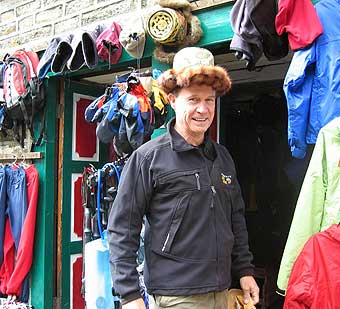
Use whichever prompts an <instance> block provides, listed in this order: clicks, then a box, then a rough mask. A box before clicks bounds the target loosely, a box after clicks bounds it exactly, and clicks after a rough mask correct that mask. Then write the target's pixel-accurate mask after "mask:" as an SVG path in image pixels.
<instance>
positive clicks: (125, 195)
mask: <svg viewBox="0 0 340 309" xmlns="http://www.w3.org/2000/svg"><path fill="white" fill-rule="evenodd" d="M159 85H160V87H161V88H162V89H163V90H164V91H165V92H166V93H167V94H168V97H169V101H170V103H171V106H172V108H173V109H174V110H175V112H176V118H175V119H172V120H171V121H170V122H169V123H168V132H167V133H166V134H164V135H162V136H160V137H158V138H156V139H154V140H151V141H149V142H148V143H146V144H144V145H142V146H141V147H140V148H138V149H137V150H135V152H134V153H133V154H132V156H131V157H130V158H129V160H128V162H127V164H126V166H125V167H124V170H123V174H122V177H121V182H120V184H119V189H118V194H117V197H116V199H115V202H114V205H113V207H112V211H111V213H110V217H109V224H108V235H109V246H110V263H111V270H112V278H113V283H114V287H115V289H116V291H117V292H118V293H119V294H120V296H121V298H122V304H123V309H130V308H138V309H142V308H143V309H144V308H145V306H144V303H143V300H142V298H141V294H140V291H139V284H138V274H137V271H136V251H137V249H138V246H139V233H140V230H141V226H142V221H143V216H144V215H145V216H146V226H145V244H144V245H145V266H144V279H145V284H146V287H147V290H148V293H149V295H150V298H149V301H150V308H154V309H155V308H158V309H160V308H168V307H169V308H170V307H171V308H174V309H188V308H195V309H200V308H202V309H208V308H217V309H225V308H227V300H226V297H227V289H228V288H229V287H230V284H231V278H232V274H233V275H234V276H237V277H238V278H239V279H240V285H241V288H242V289H243V292H244V299H245V302H247V303H248V302H250V301H252V302H253V303H254V304H256V303H257V302H258V300H259V288H258V286H257V284H256V282H255V280H254V278H253V276H252V275H253V268H254V267H253V265H252V264H251V260H252V255H251V253H250V252H249V248H248V234H247V229H246V224H245V218H244V204H243V200H242V197H241V191H240V187H239V185H238V183H237V180H236V172H235V167H234V163H233V161H232V159H231V157H230V155H229V153H228V151H227V150H226V149H225V147H223V146H221V145H218V144H217V143H215V142H213V141H212V140H211V139H210V137H209V134H208V129H209V127H210V125H211V123H212V121H213V118H214V114H215V104H216V102H215V101H216V97H217V96H220V95H223V94H224V93H225V92H227V91H228V90H229V89H230V87H231V82H230V79H229V76H228V74H227V72H226V71H225V70H224V69H223V68H221V67H218V66H214V57H213V55H212V54H211V53H210V52H209V51H208V50H206V49H202V48H197V47H187V48H184V49H182V50H181V51H179V52H178V53H177V54H176V56H175V58H174V62H173V69H171V70H168V71H166V72H164V73H163V74H162V75H161V76H160V77H159Z"/></svg>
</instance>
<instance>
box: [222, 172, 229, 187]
mask: <svg viewBox="0 0 340 309" xmlns="http://www.w3.org/2000/svg"><path fill="white" fill-rule="evenodd" d="M221 179H222V182H223V183H224V184H225V185H230V184H231V175H224V174H223V173H221Z"/></svg>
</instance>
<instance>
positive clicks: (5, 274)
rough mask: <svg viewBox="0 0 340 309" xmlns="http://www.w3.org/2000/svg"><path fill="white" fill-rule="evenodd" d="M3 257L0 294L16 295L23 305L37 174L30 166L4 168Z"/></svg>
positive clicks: (30, 262)
mask: <svg viewBox="0 0 340 309" xmlns="http://www.w3.org/2000/svg"><path fill="white" fill-rule="evenodd" d="M4 169H5V173H6V181H7V195H6V200H5V205H6V208H5V214H6V215H5V229H4V236H3V238H4V241H3V244H1V246H2V247H3V251H4V257H3V263H2V265H1V268H0V291H1V293H2V294H5V295H16V296H17V297H18V299H19V300H20V301H24V302H26V301H27V300H28V297H29V278H28V273H29V270H30V268H31V265H32V259H33V243H34V231H35V219H36V208H37V203H38V171H37V170H36V168H35V166H34V165H30V166H29V167H28V168H27V169H26V170H24V168H22V167H19V168H18V169H13V168H12V167H10V166H6V167H5V168H4Z"/></svg>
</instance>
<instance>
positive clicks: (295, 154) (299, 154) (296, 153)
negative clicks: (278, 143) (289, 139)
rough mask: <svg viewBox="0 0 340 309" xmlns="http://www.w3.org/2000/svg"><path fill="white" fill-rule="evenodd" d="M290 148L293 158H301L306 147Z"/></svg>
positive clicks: (304, 154) (304, 153)
mask: <svg viewBox="0 0 340 309" xmlns="http://www.w3.org/2000/svg"><path fill="white" fill-rule="evenodd" d="M290 150H291V152H292V156H293V157H294V158H298V159H303V158H304V157H305V156H306V149H303V148H298V147H296V146H291V147H290Z"/></svg>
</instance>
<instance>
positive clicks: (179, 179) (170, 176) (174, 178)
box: [156, 169, 201, 193]
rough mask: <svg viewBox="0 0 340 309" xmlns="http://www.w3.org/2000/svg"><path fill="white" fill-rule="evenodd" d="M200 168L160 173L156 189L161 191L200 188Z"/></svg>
mask: <svg viewBox="0 0 340 309" xmlns="http://www.w3.org/2000/svg"><path fill="white" fill-rule="evenodd" d="M200 174H201V173H200V170H199V169H196V170H189V171H172V172H169V173H167V174H163V175H161V176H160V177H159V178H158V180H157V181H156V190H157V191H158V192H161V193H171V192H183V191H195V190H198V191H200V190H201V175H200Z"/></svg>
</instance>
